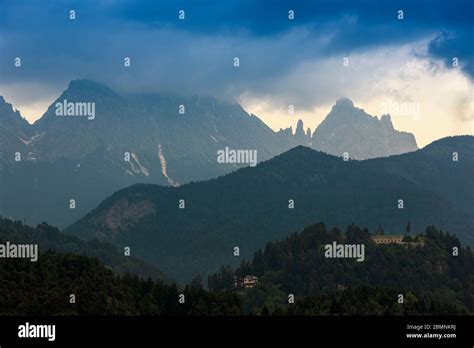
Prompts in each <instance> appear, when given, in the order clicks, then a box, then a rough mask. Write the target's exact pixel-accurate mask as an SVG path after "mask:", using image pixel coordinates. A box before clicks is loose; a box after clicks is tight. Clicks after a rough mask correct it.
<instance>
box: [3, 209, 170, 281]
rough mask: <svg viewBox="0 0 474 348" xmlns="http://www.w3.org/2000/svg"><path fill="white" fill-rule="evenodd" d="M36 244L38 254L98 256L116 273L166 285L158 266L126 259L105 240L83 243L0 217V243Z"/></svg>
mask: <svg viewBox="0 0 474 348" xmlns="http://www.w3.org/2000/svg"><path fill="white" fill-rule="evenodd" d="M6 241H9V242H11V243H18V244H38V248H39V250H40V252H45V251H48V250H54V251H58V252H63V253H73V254H81V255H82V254H84V255H87V256H91V257H97V258H98V259H99V260H100V261H101V262H102V263H103V264H104V265H106V266H107V267H109V268H111V269H112V270H113V271H114V272H116V273H119V274H124V273H132V274H136V275H139V276H143V277H151V278H154V279H161V280H164V281H165V282H169V278H168V277H167V276H166V275H165V274H164V273H163V272H161V271H160V270H159V269H158V268H157V267H155V266H152V265H150V264H147V263H146V262H144V261H142V260H140V259H138V258H136V257H135V256H133V253H132V255H131V256H125V253H124V250H122V251H121V252H119V250H117V248H116V247H115V246H113V245H112V244H110V243H106V242H105V241H98V240H89V241H83V240H81V239H79V238H76V237H74V236H70V235H66V234H63V233H61V232H59V230H58V229H57V228H56V227H53V226H50V225H48V224H46V223H42V224H39V225H38V226H37V227H35V228H34V227H30V226H27V225H24V224H22V223H21V222H20V221H12V220H9V219H4V218H0V242H6Z"/></svg>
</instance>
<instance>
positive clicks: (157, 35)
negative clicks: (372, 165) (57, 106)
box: [0, 0, 473, 96]
mask: <svg viewBox="0 0 474 348" xmlns="http://www.w3.org/2000/svg"><path fill="white" fill-rule="evenodd" d="M0 8H1V10H2V11H1V12H0V83H2V84H7V85H8V84H12V83H22V82H29V83H39V84H43V85H44V86H45V87H44V88H48V86H49V87H51V88H57V86H65V85H66V84H67V81H69V80H71V79H74V78H90V79H95V80H99V81H103V82H106V83H108V84H112V85H114V86H116V87H118V88H121V89H125V90H174V91H181V92H185V93H209V94H216V95H224V96H225V95H238V94H239V93H241V92H242V91H243V90H244V89H252V88H258V89H262V90H265V88H267V86H268V85H269V84H270V83H271V82H272V81H274V80H275V77H276V76H279V75H284V74H286V73H287V72H288V71H289V70H291V69H293V68H294V67H295V66H297V65H298V64H299V63H301V62H304V61H307V60H311V59H318V58H321V57H328V56H334V55H342V54H350V53H353V52H363V51H364V50H366V49H369V48H371V47H377V46H378V45H398V44H400V45H401V44H404V43H408V42H411V41H414V40H417V39H420V38H422V37H425V36H426V35H430V34H431V35H433V37H434V36H436V35H438V36H437V37H436V39H435V40H434V41H433V42H432V43H431V45H430V46H429V51H428V52H429V53H430V54H431V55H432V56H433V57H436V58H441V59H443V60H446V61H449V60H450V59H451V58H452V56H460V59H461V60H462V64H461V66H462V68H463V69H464V71H465V72H466V73H467V74H470V75H471V76H473V68H472V57H473V47H472V46H473V45H472V9H473V3H472V2H471V1H451V2H446V1H412V0H409V1H391V2H387V1H337V0H336V1H334V0H331V1H314V0H312V1H305V0H300V1H278V0H265V1H253V0H226V1H208V0H189V1H179V0H170V1H152V0H150V1H40V0H37V1H8V0H0ZM70 9H74V10H76V15H77V19H76V20H75V21H70V20H69V19H68V11H69V10H70ZM180 9H184V10H185V11H186V20H185V21H180V20H178V11H179V10H180ZM289 9H293V10H295V17H296V18H295V20H294V21H289V20H288V19H287V13H288V10H289ZM398 9H403V10H404V13H405V19H404V20H403V21H398V20H397V18H396V12H397V10H398ZM443 33H449V35H447V34H443ZM469 39H471V40H469ZM235 56H238V57H239V58H240V59H241V68H240V69H239V70H238V73H237V72H236V70H235V69H232V59H233V57H235ZM14 57H21V58H22V68H21V69H17V68H15V67H14V66H13V59H14ZM123 57H131V58H132V67H131V68H130V69H124V68H123V65H122V60H123ZM463 58H464V59H463Z"/></svg>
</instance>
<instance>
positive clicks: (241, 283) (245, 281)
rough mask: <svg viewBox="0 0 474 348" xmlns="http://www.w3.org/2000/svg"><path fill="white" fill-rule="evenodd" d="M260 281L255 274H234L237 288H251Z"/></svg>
mask: <svg viewBox="0 0 474 348" xmlns="http://www.w3.org/2000/svg"><path fill="white" fill-rule="evenodd" d="M257 283H258V277H256V276H254V275H246V276H245V277H243V278H238V277H235V276H234V287H235V288H237V289H251V288H254V287H255V286H256V285H257Z"/></svg>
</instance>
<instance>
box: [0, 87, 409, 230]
mask: <svg viewBox="0 0 474 348" xmlns="http://www.w3.org/2000/svg"><path fill="white" fill-rule="evenodd" d="M68 103H69V104H70V103H72V104H76V105H77V104H88V103H91V104H92V103H94V117H66V116H64V115H62V114H59V115H58V112H57V111H58V106H57V105H60V106H62V105H64V106H67V105H68ZM64 109H65V110H66V109H67V108H66V107H65V108H64ZM298 145H305V146H310V147H313V148H315V149H317V150H321V151H324V152H327V153H330V154H334V155H337V156H342V155H343V153H344V152H348V156H349V157H351V158H359V159H362V158H371V157H384V156H389V155H393V154H399V153H403V152H408V151H414V150H416V149H417V145H416V141H415V139H414V137H413V135H411V134H409V133H403V132H398V131H396V130H395V129H394V128H393V126H392V124H391V122H390V118H389V116H383V117H382V119H380V120H379V119H378V118H377V117H372V116H370V115H368V114H366V113H365V112H364V111H363V110H361V109H358V108H356V107H354V105H353V104H352V102H351V101H350V100H348V99H345V98H342V99H340V100H339V101H338V102H337V103H336V104H335V105H334V107H333V108H332V110H331V112H330V113H329V115H328V117H327V118H326V120H325V121H323V123H321V125H320V126H319V127H318V128H317V129H316V130H315V132H313V134H311V130H310V129H309V128H308V129H307V130H306V131H305V130H304V125H303V122H302V121H301V120H300V121H298V124H297V127H296V130H295V132H294V133H293V130H292V128H291V127H290V128H287V129H282V130H280V131H278V132H275V131H273V130H272V129H270V128H269V127H268V126H267V125H265V124H264V123H263V122H262V121H261V120H260V119H259V118H258V117H257V116H255V115H253V114H249V113H247V112H246V111H245V110H244V109H243V108H242V107H241V106H240V105H238V104H235V103H230V102H225V101H220V100H217V99H215V98H212V97H201V96H188V97H185V96H178V95H168V94H145V93H141V94H127V95H121V94H119V93H117V92H115V91H113V90H112V89H110V88H109V87H107V86H105V85H102V84H100V83H97V82H93V81H89V80H73V81H71V82H70V84H69V86H68V88H67V89H66V90H65V91H64V92H63V93H62V94H61V95H60V96H59V97H58V98H57V99H56V100H55V101H54V102H53V103H52V104H51V105H50V106H49V108H48V109H47V111H46V112H45V114H44V115H43V116H42V117H41V118H40V119H39V120H38V121H37V122H35V123H34V124H33V125H30V124H28V122H27V121H26V120H25V119H24V118H22V117H21V114H20V113H19V112H18V111H16V110H14V109H13V107H12V105H11V104H9V103H7V102H6V101H5V100H4V99H3V98H1V97H0V182H1V183H2V185H1V186H0V214H1V215H3V216H6V217H13V218H17V219H22V220H23V221H24V222H26V223H29V224H36V223H40V222H42V221H47V222H48V223H51V224H54V225H57V226H59V227H64V226H66V225H68V224H70V223H72V222H74V221H76V220H77V219H79V218H80V217H82V216H84V215H85V214H86V213H87V212H88V211H90V210H91V209H92V208H93V207H95V206H97V204H99V202H100V201H101V200H103V199H104V197H107V196H108V195H110V194H112V193H113V192H115V191H116V190H119V189H122V188H124V187H127V186H129V185H132V184H135V183H153V184H160V185H167V186H179V185H182V184H185V183H189V182H192V181H200V180H207V179H211V178H215V177H218V176H220V175H223V174H226V173H230V172H232V171H234V170H236V169H238V168H240V167H243V166H246V165H247V164H245V163H218V161H216V153H217V152H218V151H220V150H223V149H225V148H230V149H235V150H240V149H242V150H256V151H257V154H258V162H261V161H265V160H268V159H270V158H272V157H274V156H276V155H278V154H281V153H283V152H285V151H287V150H289V149H291V148H293V147H295V146H298ZM71 200H73V201H74V202H73V204H71V202H72V201H71ZM72 205H73V206H74V207H73V208H71V206H72Z"/></svg>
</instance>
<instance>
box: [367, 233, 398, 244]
mask: <svg viewBox="0 0 474 348" xmlns="http://www.w3.org/2000/svg"><path fill="white" fill-rule="evenodd" d="M372 240H373V241H374V243H375V244H392V243H395V244H403V236H402V235H391V236H387V235H374V236H372Z"/></svg>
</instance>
